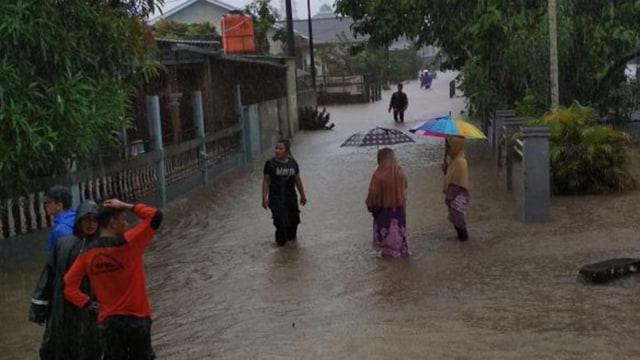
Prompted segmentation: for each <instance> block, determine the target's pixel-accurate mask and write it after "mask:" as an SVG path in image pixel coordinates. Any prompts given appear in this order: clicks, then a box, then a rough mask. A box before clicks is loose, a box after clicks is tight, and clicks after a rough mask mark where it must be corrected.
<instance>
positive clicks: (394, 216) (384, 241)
mask: <svg viewBox="0 0 640 360" xmlns="http://www.w3.org/2000/svg"><path fill="white" fill-rule="evenodd" d="M373 248H374V249H375V250H378V251H381V252H382V255H387V256H392V257H402V256H407V255H409V246H408V245H407V216H406V213H405V208H404V207H397V208H381V209H379V210H376V211H374V212H373Z"/></svg>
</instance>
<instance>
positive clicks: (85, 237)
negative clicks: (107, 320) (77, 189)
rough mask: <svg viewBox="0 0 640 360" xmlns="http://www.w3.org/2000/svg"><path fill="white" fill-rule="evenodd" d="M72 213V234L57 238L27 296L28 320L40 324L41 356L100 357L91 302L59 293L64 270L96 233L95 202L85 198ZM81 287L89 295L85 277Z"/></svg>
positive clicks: (54, 359) (56, 359) (49, 359)
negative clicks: (79, 305) (78, 304)
mask: <svg viewBox="0 0 640 360" xmlns="http://www.w3.org/2000/svg"><path fill="white" fill-rule="evenodd" d="M76 213H77V216H76V220H75V227H74V231H73V236H65V237H63V238H61V239H59V240H58V242H57V243H56V246H55V247H54V248H53V251H52V252H51V253H50V254H49V258H48V261H47V263H46V264H45V266H44V268H43V269H42V272H41V273H40V279H39V280H38V283H37V284H36V289H35V290H34V292H33V295H32V296H31V307H30V309H29V321H31V322H34V323H36V324H40V325H44V334H43V336H42V342H41V343H40V350H39V353H40V359H41V360H65V359H73V360H97V359H101V358H102V349H101V348H100V343H99V341H98V339H99V336H98V320H97V314H96V306H95V303H93V302H92V305H91V306H88V307H86V308H83V309H79V308H77V307H76V306H74V305H73V304H71V303H70V302H68V301H66V300H65V299H64V295H63V286H64V281H63V277H64V275H65V274H66V272H67V270H69V268H70V267H71V265H72V264H73V263H74V261H75V259H76V258H77V257H78V256H79V255H80V254H82V253H83V252H84V251H85V250H86V249H87V248H88V247H89V246H93V244H94V242H95V241H96V240H97V238H98V237H99V231H98V220H97V216H98V204H96V203H95V202H93V201H91V200H86V201H84V202H83V203H82V204H80V206H79V207H78V209H77V211H76ZM82 289H83V291H84V292H85V293H87V294H92V295H93V291H92V288H91V285H90V284H89V279H84V280H83V283H82ZM92 301H95V296H94V297H93V298H92Z"/></svg>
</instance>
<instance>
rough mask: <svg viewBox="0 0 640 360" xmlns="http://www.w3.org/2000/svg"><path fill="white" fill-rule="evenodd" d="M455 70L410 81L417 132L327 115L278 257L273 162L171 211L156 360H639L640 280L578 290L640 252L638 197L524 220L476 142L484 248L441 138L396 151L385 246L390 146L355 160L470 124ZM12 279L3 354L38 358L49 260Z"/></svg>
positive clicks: (370, 110) (0, 345) (339, 111)
mask: <svg viewBox="0 0 640 360" xmlns="http://www.w3.org/2000/svg"><path fill="white" fill-rule="evenodd" d="M455 75H456V74H455V73H452V72H448V73H444V74H442V73H441V74H440V76H439V77H438V78H437V79H436V80H435V81H434V85H433V86H434V87H433V89H431V90H428V91H427V90H424V89H420V88H419V84H418V82H417V81H412V82H409V83H407V84H405V86H404V90H405V92H406V93H407V94H408V97H409V109H408V111H407V114H406V118H405V123H404V124H395V123H394V122H393V119H392V116H391V114H388V113H387V107H388V101H389V97H390V95H391V92H390V91H387V92H385V93H383V100H382V101H379V102H376V103H371V104H357V105H342V106H329V107H327V110H328V111H329V112H330V113H331V121H332V122H335V124H336V127H335V128H334V130H331V131H314V132H300V133H298V134H296V136H295V138H294V139H292V149H291V150H292V153H293V156H294V157H295V158H296V160H297V161H298V163H299V164H300V169H301V175H302V180H303V183H304V186H305V189H306V193H307V198H308V200H309V203H308V204H307V205H306V206H305V207H303V208H302V215H301V216H302V224H301V226H300V228H299V231H298V240H297V242H294V243H288V244H287V245H286V246H285V247H284V248H279V247H277V246H276V245H275V242H274V228H273V226H272V223H271V216H270V212H268V211H265V210H264V209H263V208H262V207H261V179H262V168H263V165H264V161H265V160H266V159H267V158H268V157H270V156H271V153H267V154H265V155H264V156H263V157H262V158H260V159H258V160H256V161H254V162H253V163H251V164H250V165H247V166H244V167H242V168H240V169H236V170H234V171H232V172H229V173H227V174H226V175H224V176H223V177H222V179H221V180H219V181H216V182H215V183H213V184H210V185H209V186H207V187H206V188H200V189H196V190H195V191H193V192H191V193H189V194H186V195H185V196H184V197H183V198H181V199H179V200H177V201H175V202H173V203H171V204H170V205H169V206H168V207H167V209H166V211H165V222H164V223H163V225H162V227H161V231H160V233H159V235H158V236H157V237H156V238H155V239H154V240H153V242H152V244H151V246H150V248H149V249H148V250H147V252H146V257H145V262H146V276H147V285H148V289H149V297H150V300H151V305H152V308H153V311H154V316H153V319H154V323H153V328H152V336H153V344H154V348H155V351H156V354H157V356H158V359H637V358H639V357H640V342H638V338H640V326H639V325H638V324H640V300H639V299H638V296H637V295H638V293H639V292H640V278H638V277H637V275H636V277H634V276H632V277H628V278H625V279H621V280H617V281H614V282H611V283H608V284H605V285H600V286H593V285H586V284H583V283H581V282H579V281H577V273H578V269H579V268H580V267H581V266H582V265H585V264H587V263H593V262H597V261H602V260H606V259H609V258H615V257H635V256H638V248H639V247H640V242H639V239H638V235H637V234H638V221H639V220H640V212H639V211H638V210H640V209H639V205H638V201H639V200H640V193H639V192H638V191H635V192H632V193H627V194H620V195H612V196H584V197H559V198H554V199H553V213H552V216H553V220H552V222H550V223H548V224H540V225H525V224H523V223H521V222H520V221H519V220H518V218H517V215H516V211H515V202H514V200H513V198H512V195H511V194H509V193H507V192H506V191H504V189H503V186H502V184H501V183H500V180H501V178H500V177H499V176H498V173H497V171H496V169H495V161H493V159H492V158H491V156H490V152H489V150H488V146H487V144H486V142H484V141H468V142H467V145H466V153H467V157H468V161H469V166H470V177H471V179H470V181H471V206H470V212H469V235H470V240H469V241H468V242H466V243H460V242H459V241H458V240H457V239H456V237H455V232H454V230H453V229H452V227H451V226H450V224H449V223H448V221H447V219H446V215H447V213H446V209H445V206H444V200H443V194H442V170H441V168H440V164H441V162H442V157H443V150H444V149H443V140H442V139H439V138H429V137H423V138H419V137H417V136H413V135H412V137H413V138H414V139H415V140H416V143H415V144H402V145H397V146H393V149H394V150H395V151H396V156H397V158H398V162H399V164H400V165H401V166H402V167H403V168H404V170H405V172H406V174H407V177H408V182H409V187H408V204H407V227H408V232H409V235H408V243H409V251H410V253H411V255H410V257H409V258H406V259H383V258H381V257H380V256H379V255H377V254H376V253H375V252H374V251H373V250H372V249H371V237H372V218H371V215H370V214H369V213H368V212H367V210H366V207H365V204H364V200H365V197H366V194H367V188H368V184H369V179H370V176H371V173H372V172H373V171H374V169H375V167H376V149H375V147H373V148H340V147H339V146H340V144H341V143H342V142H343V141H344V140H345V139H347V138H348V137H349V136H350V135H351V134H353V133H354V132H357V131H363V130H368V129H370V128H373V127H375V126H385V127H392V128H398V129H401V130H403V131H407V130H408V129H409V127H410V126H411V125H412V124H413V123H414V122H415V121H417V120H420V119H424V118H426V117H431V116H437V115H441V114H446V113H448V112H449V111H451V112H452V113H453V114H454V115H458V114H460V111H461V109H463V108H464V98H462V97H456V98H454V99H449V97H448V91H449V88H448V83H449V81H450V80H451V79H453V77H454V76H455ZM38 261H39V262H36V261H34V262H32V263H29V264H21V265H20V266H17V267H16V268H15V269H11V270H8V271H6V272H4V273H0V279H1V281H0V323H1V324H2V326H0V358H2V359H35V358H37V348H38V345H39V341H40V338H41V335H42V328H40V327H38V326H37V325H34V324H31V323H28V322H27V311H28V306H29V299H30V296H31V291H32V290H33V286H34V284H35V281H36V279H37V276H38V272H39V269H40V267H41V265H40V264H41V262H42V260H38Z"/></svg>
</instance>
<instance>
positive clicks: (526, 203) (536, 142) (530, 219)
mask: <svg viewBox="0 0 640 360" xmlns="http://www.w3.org/2000/svg"><path fill="white" fill-rule="evenodd" d="M521 129H522V153H523V159H522V171H523V173H522V180H523V181H524V186H523V189H524V191H523V194H522V196H523V199H522V206H523V209H522V218H523V220H524V222H526V223H540V222H546V221H549V218H550V213H551V189H550V184H549V135H550V131H549V128H547V127H543V126H531V127H528V126H523V127H522V128H521Z"/></svg>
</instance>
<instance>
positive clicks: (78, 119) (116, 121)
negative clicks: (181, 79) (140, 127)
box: [0, 0, 160, 199]
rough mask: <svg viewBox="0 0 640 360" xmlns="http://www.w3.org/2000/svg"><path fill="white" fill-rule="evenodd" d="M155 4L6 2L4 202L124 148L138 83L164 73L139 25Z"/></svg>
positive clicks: (0, 191)
mask: <svg viewBox="0 0 640 360" xmlns="http://www.w3.org/2000/svg"><path fill="white" fill-rule="evenodd" d="M156 3H157V2H156ZM136 4H137V5H139V6H135V5H136ZM153 4H154V2H153V1H142V0H141V1H98V0H95V1H84V0H65V1H59V0H5V1H2V2H0V94H2V96H0V178H1V179H2V187H0V199H7V198H9V197H13V196H15V195H18V194H23V193H25V192H26V191H28V190H29V188H30V187H31V186H32V185H33V184H34V181H35V180H34V179H38V178H42V177H48V176H56V175H61V174H65V173H67V172H68V171H70V169H71V168H72V166H73V164H77V165H78V166H86V165H87V164H90V163H91V162H92V161H95V159H96V157H97V155H98V154H99V150H100V149H104V148H105V147H110V146H114V145H116V144H117V141H118V139H117V136H115V135H114V134H117V133H120V132H121V131H122V129H123V127H126V126H128V124H129V123H130V119H129V112H128V109H129V101H128V99H129V96H130V95H131V92H132V90H133V86H134V85H135V84H137V83H139V82H140V81H144V80H146V79H149V78H150V77H151V76H153V75H154V74H156V73H157V71H158V69H159V68H160V67H159V65H158V64H157V62H155V60H153V57H152V56H153V54H154V50H155V43H154V41H153V36H152V35H151V33H150V31H149V30H148V28H147V27H146V25H145V24H144V23H143V22H142V21H141V17H145V16H146V15H148V12H147V10H148V6H151V5H153ZM145 9H147V10H145ZM132 11H133V13H132Z"/></svg>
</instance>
